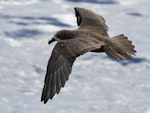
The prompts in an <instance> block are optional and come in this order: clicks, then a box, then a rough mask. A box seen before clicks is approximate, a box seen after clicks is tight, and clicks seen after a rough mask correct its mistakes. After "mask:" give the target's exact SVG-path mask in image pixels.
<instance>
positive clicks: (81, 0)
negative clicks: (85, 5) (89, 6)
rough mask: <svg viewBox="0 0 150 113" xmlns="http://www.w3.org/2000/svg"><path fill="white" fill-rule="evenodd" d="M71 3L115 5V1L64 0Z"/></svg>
mask: <svg viewBox="0 0 150 113" xmlns="http://www.w3.org/2000/svg"><path fill="white" fill-rule="evenodd" d="M66 1H71V2H89V3H96V4H116V3H117V1H116V0H66Z"/></svg>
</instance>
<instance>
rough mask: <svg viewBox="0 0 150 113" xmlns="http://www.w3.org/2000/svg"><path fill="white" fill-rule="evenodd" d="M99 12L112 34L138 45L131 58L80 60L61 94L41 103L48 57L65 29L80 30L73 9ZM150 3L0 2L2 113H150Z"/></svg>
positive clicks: (102, 56) (129, 0)
mask: <svg viewBox="0 0 150 113" xmlns="http://www.w3.org/2000/svg"><path fill="white" fill-rule="evenodd" d="M75 6H78V7H85V8H88V9H91V10H93V11H95V12H97V13H99V14H101V15H103V17H104V18H105V20H106V23H107V25H108V26H109V34H110V35H111V36H115V35H118V34H121V33H124V34H125V35H127V36H128V37H129V39H130V40H132V41H133V44H134V45H135V46H136V50H137V55H136V57H135V58H134V60H133V61H123V62H122V61H114V60H112V59H110V58H108V57H107V56H106V55H105V54H104V53H101V54H95V53H87V54H85V55H84V56H81V57H80V58H78V59H77V60H76V62H75V63H74V66H73V71H72V74H71V75H70V78H69V81H67V83H66V85H65V87H64V88H62V90H61V92H60V94H59V95H56V96H55V97H54V98H53V100H49V101H48V103H47V104H43V103H41V102H40V97H41V92H42V88H43V81H44V77H45V71H46V66H47V61H48V59H49V57H50V54H51V51H52V49H53V47H54V45H55V43H54V44H52V45H48V44H47V42H48V40H49V39H51V37H52V35H53V34H54V33H55V32H56V31H58V30H61V29H76V28H77V26H76V18H75V16H74V9H73V7H75ZM149 11H150V1H148V0H124V1H123V0H77V1H76V0H66V1H65V0H57V1H56V0H0V113H150V32H149V30H150V12H149Z"/></svg>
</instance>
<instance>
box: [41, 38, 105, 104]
mask: <svg viewBox="0 0 150 113" xmlns="http://www.w3.org/2000/svg"><path fill="white" fill-rule="evenodd" d="M103 45H104V43H103V42H100V41H96V40H95V41H94V40H93V41H89V40H85V39H83V38H75V39H69V40H64V41H61V42H58V43H57V44H56V46H55V47H54V49H53V51H52V55H51V57H50V59H49V62H48V65H47V72H46V76H45V81H44V88H43V92H42V97H41V101H44V103H46V102H47V101H48V99H49V98H50V99H52V98H53V96H54V95H55V93H57V94H58V93H59V91H60V89H61V87H64V85H65V82H66V81H67V80H68V78H69V74H70V73H71V69H72V65H73V62H74V61H75V59H76V57H77V56H80V55H82V54H84V53H86V52H89V51H92V50H95V49H98V48H100V47H101V46H103Z"/></svg>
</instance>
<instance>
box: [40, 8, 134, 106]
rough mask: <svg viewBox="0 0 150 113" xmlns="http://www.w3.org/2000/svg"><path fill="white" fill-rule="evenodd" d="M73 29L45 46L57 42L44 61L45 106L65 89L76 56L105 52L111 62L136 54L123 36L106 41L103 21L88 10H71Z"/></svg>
mask: <svg viewBox="0 0 150 113" xmlns="http://www.w3.org/2000/svg"><path fill="white" fill-rule="evenodd" d="M74 9H75V15H76V17H77V25H78V26H79V28H78V29H77V30H61V31H58V32H56V33H55V34H54V37H53V38H52V39H51V40H50V41H49V44H50V43H52V42H54V41H57V44H56V45H55V47H54V49H53V51H52V55H51V57H50V59H49V61H48V65H47V72H46V76H45V80H44V88H43V92H42V96H41V101H44V103H46V102H47V101H48V100H49V99H52V98H53V96H54V95H55V94H56V93H57V94H58V93H59V92H60V89H61V87H64V86H65V82H66V81H67V80H68V78H69V75H70V73H71V70H72V65H73V63H74V61H75V60H76V58H77V57H79V56H80V55H82V54H84V53H87V52H97V53H99V52H105V53H106V54H107V55H108V56H109V57H111V58H114V59H120V60H126V59H132V55H135V53H136V51H135V50H134V46H133V45H132V41H130V40H128V38H127V37H126V36H124V35H123V34H121V35H118V36H115V37H112V38H109V35H108V34H107V31H108V27H107V25H106V24H105V20H104V18H103V17H102V16H101V15H99V14H96V13H94V12H92V11H90V10H88V9H85V8H79V7H75V8H74Z"/></svg>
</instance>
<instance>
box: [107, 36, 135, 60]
mask: <svg viewBox="0 0 150 113" xmlns="http://www.w3.org/2000/svg"><path fill="white" fill-rule="evenodd" d="M104 50H105V53H106V54H107V55H108V56H110V57H112V58H115V59H122V60H125V59H132V56H133V55H135V53H136V51H135V49H134V45H132V41H130V40H128V38H127V37H126V36H124V35H123V34H121V35H118V36H115V37H113V38H109V40H107V41H106V45H105V47H104Z"/></svg>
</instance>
